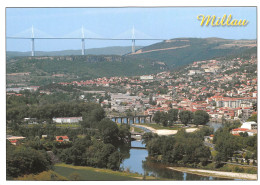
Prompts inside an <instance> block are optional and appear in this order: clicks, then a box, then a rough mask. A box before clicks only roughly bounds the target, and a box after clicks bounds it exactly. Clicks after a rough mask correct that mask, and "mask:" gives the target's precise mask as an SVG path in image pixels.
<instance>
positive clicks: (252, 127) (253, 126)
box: [241, 121, 257, 130]
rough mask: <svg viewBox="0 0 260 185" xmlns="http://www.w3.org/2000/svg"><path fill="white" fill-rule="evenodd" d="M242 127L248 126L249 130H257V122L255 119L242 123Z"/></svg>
mask: <svg viewBox="0 0 260 185" xmlns="http://www.w3.org/2000/svg"><path fill="white" fill-rule="evenodd" d="M241 128H246V129H248V130H257V123H256V122H254V121H249V122H245V123H243V124H242V126H241Z"/></svg>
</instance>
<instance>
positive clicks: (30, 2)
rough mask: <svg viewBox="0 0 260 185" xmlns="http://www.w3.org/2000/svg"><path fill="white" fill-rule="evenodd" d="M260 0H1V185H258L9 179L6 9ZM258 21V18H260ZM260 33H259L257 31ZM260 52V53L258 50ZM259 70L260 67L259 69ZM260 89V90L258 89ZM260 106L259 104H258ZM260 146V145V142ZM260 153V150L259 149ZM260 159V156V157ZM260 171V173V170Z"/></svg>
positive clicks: (222, 3)
mask: <svg viewBox="0 0 260 185" xmlns="http://www.w3.org/2000/svg"><path fill="white" fill-rule="evenodd" d="M258 5H259V2H257V1H256V0H250V1H245V0H236V1H231V0H229V1H227V0H218V1H210V0H207V1H205V0H193V1H192V0H182V1H170V0H142V1H141V0H128V1H123V0H121V1H120V0H85V1H84V0H43V1H35V0H4V1H1V5H0V26H1V29H0V40H1V45H0V49H1V54H0V57H1V60H0V61H1V62H2V63H3V64H2V65H1V66H2V67H1V68H0V70H1V72H0V74H1V80H0V85H1V102H2V106H1V122H0V123H1V127H0V131H1V133H0V146H1V149H2V154H3V155H1V161H0V184H1V185H2V184H14V185H16V184H25V183H26V184H38V183H40V184H53V183H55V184H62V185H64V184H71V183H77V184H98V183H103V184H104V183H105V184H107V183H109V184H122V183H124V184H132V183H138V184H139V183H142V184H143V183H145V184H148V183H149V184H157V183H160V184H161V183H163V184H173V183H178V184H187V183H188V184H189V183H192V184H208V183H213V184H217V183H230V184H233V183H235V184H242V183H247V184H248V183H249V184H257V183H258V181H259V180H258V181H246V182H243V181H239V182H236V181H213V182H212V181H166V182H165V181H147V182H144V181H138V182H134V181H124V182H122V181H110V182H105V181H95V182H93V181H82V182H61V181H58V182H47V181H45V182H35V181H27V182H18V181H15V182H12V181H6V180H5V179H6V172H5V171H6V170H5V169H6V165H5V164H6V161H5V159H6V153H5V151H6V150H5V145H6V144H5V135H6V132H5V123H6V122H5V116H6V112H5V102H6V101H5V100H6V99H5V82H6V78H5V74H6V73H5V72H6V71H5V8H6V7H164V6H198V7H201V6H257V7H258ZM257 16H258V15H257ZM257 20H258V17H257ZM258 30H259V26H258V24H257V31H258ZM257 33H258V32H257ZM258 54H259V52H258ZM258 56H259V55H258ZM258 70H259V68H258ZM258 92H259V89H258ZM258 105H259V104H258ZM258 143H259V137H258ZM258 146H259V145H258ZM258 153H259V152H258ZM258 159H259V158H258ZM258 174H259V173H258ZM258 177H259V176H258Z"/></svg>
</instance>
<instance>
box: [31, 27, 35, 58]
mask: <svg viewBox="0 0 260 185" xmlns="http://www.w3.org/2000/svg"><path fill="white" fill-rule="evenodd" d="M31 41H32V57H34V55H35V53H34V31H33V26H32V38H31Z"/></svg>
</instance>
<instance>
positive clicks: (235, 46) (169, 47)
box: [128, 38, 256, 68]
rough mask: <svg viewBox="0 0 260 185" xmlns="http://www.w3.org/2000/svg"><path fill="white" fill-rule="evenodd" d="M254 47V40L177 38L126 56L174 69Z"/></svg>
mask: <svg viewBox="0 0 260 185" xmlns="http://www.w3.org/2000/svg"><path fill="white" fill-rule="evenodd" d="M254 47H256V40H229V39H221V38H205V39H202V38H177V39H171V40H165V41H163V42H159V43H156V44H152V45H150V46H146V47H143V48H141V49H139V50H137V51H136V52H135V53H133V54H128V56H129V57H132V58H133V59H135V58H139V59H154V60H157V61H161V62H165V64H166V65H167V66H168V67H169V68H174V67H177V66H182V65H186V64H189V63H191V62H193V61H199V60H207V59H212V58H216V57H223V56H228V55H235V54H240V53H242V52H244V51H246V50H249V49H251V48H254Z"/></svg>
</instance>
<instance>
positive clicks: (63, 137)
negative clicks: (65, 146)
mask: <svg viewBox="0 0 260 185" xmlns="http://www.w3.org/2000/svg"><path fill="white" fill-rule="evenodd" d="M60 138H62V140H59V139H60ZM64 139H69V138H68V136H56V141H59V142H62V141H63V140H64Z"/></svg>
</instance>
